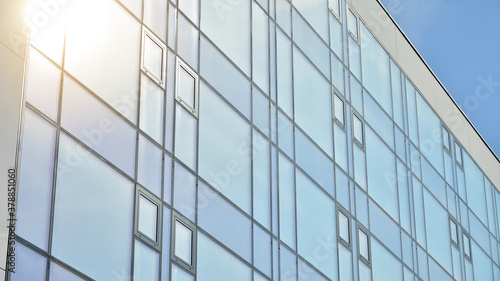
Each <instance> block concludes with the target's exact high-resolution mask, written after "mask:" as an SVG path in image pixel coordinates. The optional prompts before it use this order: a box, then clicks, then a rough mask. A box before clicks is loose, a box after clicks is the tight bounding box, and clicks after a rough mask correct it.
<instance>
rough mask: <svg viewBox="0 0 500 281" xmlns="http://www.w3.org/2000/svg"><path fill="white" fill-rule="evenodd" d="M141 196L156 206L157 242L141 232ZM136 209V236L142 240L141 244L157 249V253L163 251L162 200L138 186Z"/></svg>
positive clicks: (136, 190) (135, 200) (135, 199)
mask: <svg viewBox="0 0 500 281" xmlns="http://www.w3.org/2000/svg"><path fill="white" fill-rule="evenodd" d="M140 196H142V197H144V198H145V199H146V200H149V201H150V202H151V203H153V204H154V205H156V207H157V209H156V241H155V240H153V239H151V237H149V236H148V235H147V234H145V233H142V232H141V231H140V230H139V217H140V215H139V211H140V209H139V200H140ZM134 202H135V207H134V236H135V237H136V238H137V239H138V240H140V241H141V242H144V243H146V244H147V245H149V246H150V247H152V248H154V249H156V250H157V251H161V240H162V229H163V227H162V222H163V204H162V202H161V200H160V199H158V198H156V197H155V196H154V195H153V194H152V193H150V192H149V191H148V190H147V189H146V188H144V187H143V186H141V185H139V184H136V189H135V198H134Z"/></svg>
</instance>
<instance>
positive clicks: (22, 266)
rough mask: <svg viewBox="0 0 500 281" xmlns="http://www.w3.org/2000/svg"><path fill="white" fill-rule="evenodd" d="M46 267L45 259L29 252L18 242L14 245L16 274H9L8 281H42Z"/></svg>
mask: <svg viewBox="0 0 500 281" xmlns="http://www.w3.org/2000/svg"><path fill="white" fill-rule="evenodd" d="M46 267H47V259H46V258H44V257H43V256H41V255H39V254H37V253H35V252H33V251H31V250H30V249H28V248H27V247H26V246H24V245H22V244H20V243H19V242H17V243H16V266H15V271H16V272H15V273H11V275H10V276H11V277H10V280H12V281H25V280H30V281H44V280H45V270H46ZM4 274H5V273H4Z"/></svg>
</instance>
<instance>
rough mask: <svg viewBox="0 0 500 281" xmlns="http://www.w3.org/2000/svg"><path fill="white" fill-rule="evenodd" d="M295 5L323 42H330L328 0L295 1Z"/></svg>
mask: <svg viewBox="0 0 500 281" xmlns="http://www.w3.org/2000/svg"><path fill="white" fill-rule="evenodd" d="M293 5H294V6H295V7H296V8H297V10H298V11H299V12H300V13H301V14H302V15H303V16H304V17H305V19H306V20H307V21H308V22H309V24H310V25H311V26H312V27H313V28H314V29H315V30H316V32H317V33H318V34H319V35H320V36H321V37H322V38H323V40H325V41H328V12H327V11H326V8H327V7H328V0H294V1H293ZM337 9H338V5H337ZM294 27H295V26H294Z"/></svg>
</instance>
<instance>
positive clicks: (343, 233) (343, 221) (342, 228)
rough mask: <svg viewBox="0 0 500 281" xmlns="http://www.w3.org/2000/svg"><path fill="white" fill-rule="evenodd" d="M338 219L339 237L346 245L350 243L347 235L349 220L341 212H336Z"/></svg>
mask: <svg viewBox="0 0 500 281" xmlns="http://www.w3.org/2000/svg"><path fill="white" fill-rule="evenodd" d="M338 214H339V216H338V218H339V237H340V238H341V239H342V240H344V242H346V243H347V244H350V243H351V239H350V235H349V218H348V217H347V216H346V215H345V214H344V213H343V212H341V211H338Z"/></svg>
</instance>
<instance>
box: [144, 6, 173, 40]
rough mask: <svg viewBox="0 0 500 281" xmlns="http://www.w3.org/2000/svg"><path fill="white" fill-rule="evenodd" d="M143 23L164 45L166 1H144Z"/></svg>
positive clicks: (165, 37) (165, 36)
mask: <svg viewBox="0 0 500 281" xmlns="http://www.w3.org/2000/svg"><path fill="white" fill-rule="evenodd" d="M144 23H145V24H146V25H147V26H148V27H149V28H151V30H152V31H153V32H154V33H155V34H156V35H157V36H158V37H159V38H160V39H161V40H162V41H163V42H164V43H166V42H167V41H166V39H167V0H144Z"/></svg>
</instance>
